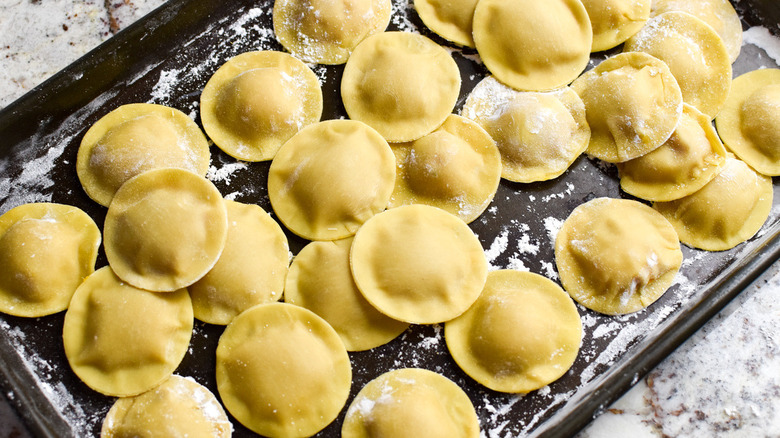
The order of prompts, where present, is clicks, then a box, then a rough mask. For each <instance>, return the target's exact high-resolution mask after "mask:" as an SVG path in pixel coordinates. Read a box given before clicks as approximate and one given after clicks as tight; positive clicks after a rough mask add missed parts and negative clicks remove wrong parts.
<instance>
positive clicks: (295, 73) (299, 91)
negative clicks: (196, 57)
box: [200, 50, 322, 161]
mask: <svg viewBox="0 0 780 438" xmlns="http://www.w3.org/2000/svg"><path fill="white" fill-rule="evenodd" d="M200 107H201V114H200V117H201V120H202V121H203V129H205V130H206V134H208V136H209V137H210V138H211V140H213V141H214V144H216V145H217V146H218V147H219V148H220V149H222V150H223V151H224V152H225V153H227V154H228V155H230V156H232V157H234V158H237V159H239V160H245V161H265V160H270V159H271V158H273V157H274V155H275V154H276V151H278V150H279V148H280V147H281V146H282V144H284V142H286V141H287V140H289V139H290V137H292V136H293V135H294V134H295V133H296V132H298V131H299V130H301V128H303V127H304V126H306V125H310V124H312V123H315V122H317V121H319V120H320V117H321V116H322V90H321V89H320V83H319V80H318V79H317V75H315V74H314V72H313V71H311V69H310V68H309V67H307V66H306V64H304V63H303V62H301V61H300V60H298V59H296V58H294V57H293V56H291V55H289V54H287V53H282V52H274V51H270V50H269V51H258V52H247V53H242V54H240V55H238V56H235V57H233V58H231V59H229V60H228V61H227V62H226V63H225V64H223V65H222V66H221V67H220V68H219V69H218V70H217V71H216V72H215V73H214V75H213V76H211V78H210V79H209V81H208V82H207V83H206V86H205V87H204V88H203V93H202V94H201V96H200Z"/></svg>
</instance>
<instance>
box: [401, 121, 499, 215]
mask: <svg viewBox="0 0 780 438" xmlns="http://www.w3.org/2000/svg"><path fill="white" fill-rule="evenodd" d="M392 149H393V153H395V157H396V170H397V176H396V179H395V189H394V190H393V194H392V196H391V197H390V204H389V207H390V208H392V207H398V206H401V205H407V204H426V205H432V206H434V207H439V208H441V209H443V210H446V211H448V212H450V213H452V214H454V215H456V216H458V217H459V218H461V219H463V220H464V221H465V222H466V223H469V222H471V221H473V220H474V219H476V218H477V217H479V215H481V214H482V212H483V211H485V209H486V208H487V207H488V205H490V202H491V201H492V200H493V196H495V194H496V190H497V189H498V183H499V181H500V179H501V154H500V153H499V151H498V148H496V144H495V142H494V141H493V139H492V138H491V137H490V134H488V133H487V132H485V130H484V129H482V128H481V127H480V126H479V125H478V124H476V123H475V122H472V121H471V120H469V119H466V118H463V117H460V116H456V115H454V114H453V115H450V116H449V117H447V120H445V121H444V123H443V124H442V126H440V127H439V128H438V129H436V130H435V131H433V132H432V133H430V134H427V135H424V136H423V137H421V138H419V139H417V140H415V141H413V142H411V143H403V144H393V145H392Z"/></svg>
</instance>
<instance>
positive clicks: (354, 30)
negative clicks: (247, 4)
mask: <svg viewBox="0 0 780 438" xmlns="http://www.w3.org/2000/svg"><path fill="white" fill-rule="evenodd" d="M391 12H392V4H391V2H390V0H337V1H333V0H277V1H275V2H274V10H273V25H274V33H275V34H276V37H277V38H278V39H279V42H280V43H282V45H283V46H284V48H285V49H287V50H289V51H290V53H292V54H293V55H294V56H296V57H298V58H300V59H302V60H303V61H304V62H311V63H318V64H343V63H345V62H347V59H348V58H349V55H350V54H351V53H352V51H353V50H354V49H355V47H356V46H357V45H358V44H359V43H360V42H361V41H363V40H364V39H366V38H367V37H369V36H371V35H374V34H376V33H379V32H382V31H384V30H385V28H387V25H388V23H389V22H390V14H391Z"/></svg>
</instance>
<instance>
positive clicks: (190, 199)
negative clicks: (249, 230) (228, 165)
mask: <svg viewBox="0 0 780 438" xmlns="http://www.w3.org/2000/svg"><path fill="white" fill-rule="evenodd" d="M227 229H228V224H227V208H226V207H225V203H224V201H223V199H222V195H221V194H220V193H219V191H218V190H217V188H216V187H215V186H214V184H212V183H211V182H210V181H208V180H207V179H205V178H203V177H200V176H198V175H195V174H194V173H192V172H188V171H186V170H181V169H173V168H171V169H155V170H149V171H146V172H144V173H142V174H140V175H138V176H136V177H134V178H133V179H131V180H129V181H128V182H126V183H125V184H124V185H123V186H122V187H121V188H120V189H119V191H118V192H117V194H116V196H115V197H114V200H113V201H112V202H111V206H110V207H109V208H108V213H107V214H106V221H105V225H104V227H103V234H104V239H105V245H104V246H105V250H106V258H108V264H109V265H111V268H112V269H113V270H114V272H116V275H117V276H118V277H119V278H121V279H122V280H124V281H126V282H128V283H130V284H132V285H133V286H135V287H139V288H142V289H146V290H151V291H157V292H168V291H174V290H178V289H181V288H183V287H187V286H189V285H191V284H192V283H194V282H196V281H198V280H200V278H201V277H203V276H204V275H206V273H208V272H209V271H210V270H211V268H212V267H213V266H214V264H215V263H217V259H219V256H220V254H222V250H223V249H224V247H225V240H226V239H227Z"/></svg>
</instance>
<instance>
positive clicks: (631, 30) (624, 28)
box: [582, 0, 653, 52]
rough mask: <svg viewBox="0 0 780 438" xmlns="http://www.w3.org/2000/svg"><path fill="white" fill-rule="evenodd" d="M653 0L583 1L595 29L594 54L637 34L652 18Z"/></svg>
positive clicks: (592, 49)
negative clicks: (651, 6)
mask: <svg viewBox="0 0 780 438" xmlns="http://www.w3.org/2000/svg"><path fill="white" fill-rule="evenodd" d="M651 3H653V1H652V0H607V1H605V0H582V4H583V5H585V9H587V11H588V17H590V24H591V26H592V27H593V47H592V48H591V51H592V52H600V51H602V50H607V49H611V48H613V47H615V46H617V45H618V44H621V43H623V42H624V41H625V40H627V39H628V38H630V37H631V36H632V35H634V34H635V33H637V32H638V31H639V29H641V28H642V26H644V25H645V23H646V22H647V20H648V19H649V18H650V5H651Z"/></svg>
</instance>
